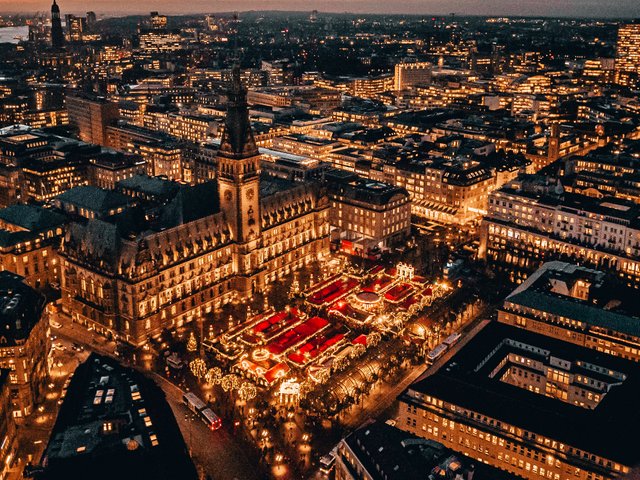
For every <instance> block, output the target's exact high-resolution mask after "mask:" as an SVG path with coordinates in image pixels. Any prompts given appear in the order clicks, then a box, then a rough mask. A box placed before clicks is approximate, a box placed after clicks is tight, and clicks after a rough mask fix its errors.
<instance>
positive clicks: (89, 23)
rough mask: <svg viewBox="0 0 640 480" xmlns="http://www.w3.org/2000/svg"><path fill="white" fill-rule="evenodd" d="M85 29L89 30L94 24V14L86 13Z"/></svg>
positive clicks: (95, 19)
mask: <svg viewBox="0 0 640 480" xmlns="http://www.w3.org/2000/svg"><path fill="white" fill-rule="evenodd" d="M86 18H87V28H88V29H89V30H91V29H92V28H93V26H94V25H95V24H96V21H97V18H96V12H87V17H86Z"/></svg>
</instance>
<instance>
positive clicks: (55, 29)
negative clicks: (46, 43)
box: [51, 0, 64, 48]
mask: <svg viewBox="0 0 640 480" xmlns="http://www.w3.org/2000/svg"><path fill="white" fill-rule="evenodd" d="M63 45H64V33H63V32H62V21H61V20H60V7H59V6H58V4H57V3H56V0H53V5H51V46H52V47H54V48H59V47H62V46H63Z"/></svg>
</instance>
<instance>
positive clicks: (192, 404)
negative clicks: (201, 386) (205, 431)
mask: <svg viewBox="0 0 640 480" xmlns="http://www.w3.org/2000/svg"><path fill="white" fill-rule="evenodd" d="M182 403H184V404H185V405H186V406H187V408H188V409H189V410H191V411H192V412H193V413H195V414H196V415H197V416H198V418H200V420H202V421H203V422H204V423H205V425H206V426H207V427H209V429H210V430H217V429H219V428H220V427H221V426H222V420H220V417H218V416H217V415H216V414H215V413H213V410H211V409H210V408H209V407H207V404H206V403H204V402H203V401H202V400H200V398H199V397H198V396H197V395H196V394H195V393H193V392H189V393H185V394H184V395H183V396H182Z"/></svg>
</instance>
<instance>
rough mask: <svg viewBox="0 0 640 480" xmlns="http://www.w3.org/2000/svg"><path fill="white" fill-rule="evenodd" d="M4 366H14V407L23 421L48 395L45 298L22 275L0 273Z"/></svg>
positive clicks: (0, 340) (0, 358)
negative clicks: (46, 393) (45, 395)
mask: <svg viewBox="0 0 640 480" xmlns="http://www.w3.org/2000/svg"><path fill="white" fill-rule="evenodd" d="M0 296H1V298H2V299H1V300H0V304H1V307H2V308H1V312H2V313H1V314H0V323H1V324H2V326H3V328H2V336H0V368H2V369H8V370H10V373H9V385H10V386H9V390H10V392H11V406H10V408H11V411H12V415H13V417H14V418H16V419H17V421H20V420H21V419H23V418H24V417H26V416H28V415H30V414H31V413H32V412H33V409H34V408H35V406H36V405H37V404H38V403H39V402H41V401H42V400H43V399H44V394H45V387H46V385H47V379H48V370H49V368H48V365H47V358H48V355H49V349H50V347H51V344H50V340H49V322H48V317H47V314H46V313H45V299H44V297H43V296H42V295H40V294H39V293H38V292H36V291H35V290H34V289H32V288H31V287H30V286H28V285H27V284H25V283H23V279H22V277H20V276H18V275H15V274H13V273H9V272H1V273H0Z"/></svg>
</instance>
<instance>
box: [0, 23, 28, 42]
mask: <svg viewBox="0 0 640 480" xmlns="http://www.w3.org/2000/svg"><path fill="white" fill-rule="evenodd" d="M15 37H20V38H22V39H23V40H28V39H29V27H28V26H23V27H0V43H18V41H19V40H18V39H16V38H15Z"/></svg>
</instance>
